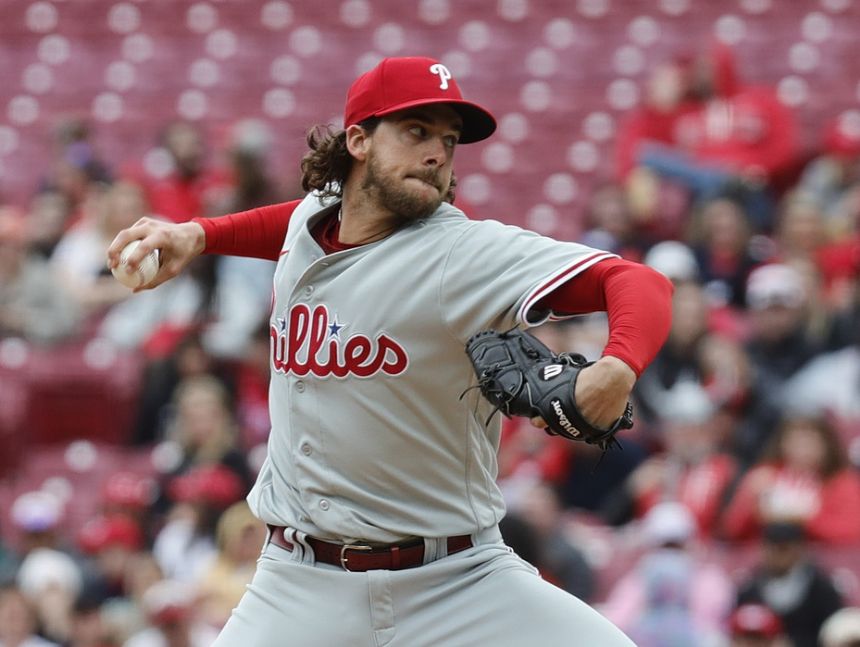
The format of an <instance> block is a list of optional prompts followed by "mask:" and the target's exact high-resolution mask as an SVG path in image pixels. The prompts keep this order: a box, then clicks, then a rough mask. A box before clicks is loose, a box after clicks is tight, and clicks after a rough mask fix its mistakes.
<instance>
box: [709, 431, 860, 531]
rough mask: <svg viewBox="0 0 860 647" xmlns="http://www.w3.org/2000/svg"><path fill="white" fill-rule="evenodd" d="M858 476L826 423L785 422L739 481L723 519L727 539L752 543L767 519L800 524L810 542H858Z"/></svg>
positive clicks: (859, 485) (837, 437) (859, 521)
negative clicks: (770, 443) (762, 457)
mask: <svg viewBox="0 0 860 647" xmlns="http://www.w3.org/2000/svg"><path fill="white" fill-rule="evenodd" d="M857 510H860V475H858V474H857V472H856V471H855V470H854V468H853V467H851V466H850V465H849V463H848V459H847V457H846V452H845V449H844V447H843V446H842V443H841V441H840V439H839V436H838V435H837V432H836V430H835V429H834V428H833V427H832V426H831V425H830V423H829V422H828V421H827V420H826V419H825V418H793V419H789V420H788V421H786V422H784V423H783V424H782V426H781V427H780V428H779V430H778V433H777V434H776V436H775V437H774V439H773V442H772V445H771V446H770V448H769V451H768V452H767V453H766V454H765V457H764V459H763V460H762V461H760V462H759V464H758V465H756V466H755V467H753V469H752V470H750V471H749V472H748V473H747V474H746V475H745V476H744V477H743V479H741V481H740V484H739V485H738V489H737V491H736V492H735V493H734V495H733V497H732V499H731V501H730V502H729V505H728V508H727V509H726V511H725V515H724V517H723V532H724V534H725V536H726V537H727V538H728V539H732V540H748V539H755V538H757V537H758V536H759V535H760V533H761V529H762V527H763V526H764V525H765V524H766V523H767V522H768V521H771V520H785V519H789V520H793V521H795V522H798V523H802V524H803V526H804V528H805V531H806V534H807V536H808V537H809V539H810V540H812V541H821V542H829V543H843V544H845V543H851V542H857V541H860V516H858V514H857Z"/></svg>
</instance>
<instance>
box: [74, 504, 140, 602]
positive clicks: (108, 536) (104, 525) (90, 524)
mask: <svg viewBox="0 0 860 647" xmlns="http://www.w3.org/2000/svg"><path fill="white" fill-rule="evenodd" d="M77 539H78V544H79V545H80V548H81V551H82V552H83V553H84V554H85V555H88V556H89V557H90V558H91V560H92V565H91V571H92V575H91V578H92V581H91V582H90V583H89V586H88V588H89V590H90V592H91V593H92V594H94V595H98V596H99V597H101V598H102V599H107V598H112V597H123V596H124V595H125V594H126V591H125V589H124V586H125V574H126V572H127V570H128V565H129V563H130V561H131V558H132V556H133V555H134V554H135V553H136V552H137V551H139V550H141V549H142V548H143V546H144V542H143V531H142V530H141V528H140V526H138V524H137V522H136V521H134V520H133V519H130V518H129V517H126V516H124V515H119V514H113V515H109V516H108V515H99V516H97V517H94V518H93V519H90V520H89V521H87V523H86V524H84V526H83V527H82V528H81V530H80V531H79V532H78V537H77Z"/></svg>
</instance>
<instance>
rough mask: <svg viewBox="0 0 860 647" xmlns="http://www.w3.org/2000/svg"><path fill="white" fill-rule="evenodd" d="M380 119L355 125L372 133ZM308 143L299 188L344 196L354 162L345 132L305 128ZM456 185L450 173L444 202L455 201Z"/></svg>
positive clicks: (328, 127) (376, 118)
mask: <svg viewBox="0 0 860 647" xmlns="http://www.w3.org/2000/svg"><path fill="white" fill-rule="evenodd" d="M381 121H382V119H381V118H380V117H370V118H369V119H365V120H364V121H362V122H361V123H359V124H358V125H359V126H361V127H362V128H364V129H365V130H366V131H367V132H368V133H369V134H373V131H374V130H376V127H377V126H378V125H379V123H380V122H381ZM307 142H308V148H310V150H309V151H308V152H307V153H305V156H304V157H303V158H302V164H301V169H302V189H304V190H305V191H308V192H310V191H318V192H319V194H320V196H321V197H325V198H338V199H340V198H343V184H344V182H346V178H347V176H348V175H349V171H350V169H351V168H352V162H353V158H352V155H350V153H349V150H348V149H347V147H346V131H345V130H335V129H334V128H332V127H331V126H328V125H317V126H314V127H313V128H311V129H310V130H309V131H308V136H307ZM456 186H457V178H456V177H455V176H454V175H452V176H451V186H449V187H448V193H447V194H446V195H445V202H450V203H451V204H453V203H454V187H456Z"/></svg>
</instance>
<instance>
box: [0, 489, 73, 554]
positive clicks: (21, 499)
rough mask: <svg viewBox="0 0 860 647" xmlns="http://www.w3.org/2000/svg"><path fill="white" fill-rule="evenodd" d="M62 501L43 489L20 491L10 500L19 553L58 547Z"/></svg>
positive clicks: (62, 514)
mask: <svg viewBox="0 0 860 647" xmlns="http://www.w3.org/2000/svg"><path fill="white" fill-rule="evenodd" d="M63 519H64V506H63V503H62V502H61V501H60V500H59V499H58V498H57V497H56V496H55V495H54V494H52V493H50V492H47V491H44V490H31V491H28V492H24V493H22V494H20V495H18V497H17V498H16V499H15V500H14V501H13V502H12V508H11V511H10V520H11V521H12V525H13V527H14V529H15V531H16V532H17V534H18V539H19V552H20V554H21V555H22V556H26V555H27V554H29V553H30V552H31V551H33V550H36V549H38V548H57V547H59V546H60V540H61V537H60V534H61V533H60V532H59V530H60V524H61V523H62V521H63Z"/></svg>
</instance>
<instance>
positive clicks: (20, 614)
mask: <svg viewBox="0 0 860 647" xmlns="http://www.w3.org/2000/svg"><path fill="white" fill-rule="evenodd" d="M37 630H38V623H37V620H36V612H35V609H34V608H33V604H32V603H31V601H30V600H29V599H28V598H27V596H25V595H24V594H23V593H22V592H21V590H20V589H18V588H16V587H15V586H11V585H5V586H0V647H59V646H58V645H57V643H54V642H50V641H49V640H46V639H44V638H43V637H41V636H39V635H38V634H37V633H36V632H37Z"/></svg>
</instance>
